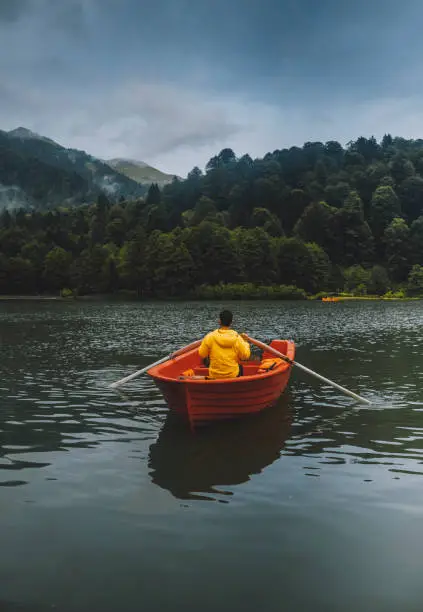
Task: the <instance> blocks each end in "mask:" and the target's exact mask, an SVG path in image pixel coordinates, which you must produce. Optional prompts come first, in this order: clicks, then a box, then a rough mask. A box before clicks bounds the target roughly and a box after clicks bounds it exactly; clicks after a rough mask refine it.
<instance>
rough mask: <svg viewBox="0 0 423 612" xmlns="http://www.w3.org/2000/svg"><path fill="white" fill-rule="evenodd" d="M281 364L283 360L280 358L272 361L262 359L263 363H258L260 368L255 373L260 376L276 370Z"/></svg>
mask: <svg viewBox="0 0 423 612" xmlns="http://www.w3.org/2000/svg"><path fill="white" fill-rule="evenodd" d="M281 363H283V359H280V357H275V358H274V359H263V361H262V362H261V363H260V367H259V369H258V370H257V373H258V374H262V373H263V372H268V371H269V370H273V369H274V368H277V367H278V365H280V364H281Z"/></svg>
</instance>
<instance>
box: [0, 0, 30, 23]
mask: <svg viewBox="0 0 423 612" xmlns="http://www.w3.org/2000/svg"><path fill="white" fill-rule="evenodd" d="M29 3H30V0H0V22H1V21H6V22H10V23H11V22H13V21H17V20H18V19H19V17H20V16H21V15H22V14H23V13H24V12H25V10H26V9H27V8H28V6H29Z"/></svg>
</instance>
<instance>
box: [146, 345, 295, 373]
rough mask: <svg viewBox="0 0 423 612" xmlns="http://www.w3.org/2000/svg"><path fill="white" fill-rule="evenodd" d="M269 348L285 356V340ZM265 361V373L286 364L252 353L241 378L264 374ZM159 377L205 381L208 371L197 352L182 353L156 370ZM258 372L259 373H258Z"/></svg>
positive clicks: (266, 354)
mask: <svg viewBox="0 0 423 612" xmlns="http://www.w3.org/2000/svg"><path fill="white" fill-rule="evenodd" d="M271 346H272V347H274V348H275V349H277V350H278V351H279V352H281V353H283V354H284V355H286V354H287V350H288V343H287V341H286V340H274V341H273V342H272V343H271ZM265 360H266V362H267V361H269V362H270V363H266V364H265V367H266V371H270V370H272V369H274V368H275V367H277V368H280V367H283V368H286V367H287V364H285V363H284V362H282V363H281V360H280V359H278V358H277V357H275V356H274V355H272V354H271V353H268V352H261V351H260V352H258V353H256V354H254V353H252V359H250V360H248V361H242V362H241V363H242V366H243V370H244V372H243V376H254V375H256V374H260V373H265V372H263V365H264V364H263V362H264V361H265ZM158 369H159V370H160V375H161V376H163V377H165V378H171V379H178V380H181V378H191V379H193V378H194V379H195V378H197V379H206V378H207V377H208V375H209V369H208V367H206V366H205V365H204V363H203V362H202V360H201V359H200V356H199V354H198V351H197V350H193V351H189V352H188V353H184V354H182V355H180V356H179V357H176V358H175V359H172V360H170V361H167V362H165V363H164V364H162V365H161V366H159V368H158ZM259 370H260V372H259Z"/></svg>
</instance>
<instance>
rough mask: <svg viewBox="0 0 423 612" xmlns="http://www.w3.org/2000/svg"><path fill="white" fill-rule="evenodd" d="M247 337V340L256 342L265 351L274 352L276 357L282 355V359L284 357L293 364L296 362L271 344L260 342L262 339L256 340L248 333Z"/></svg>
mask: <svg viewBox="0 0 423 612" xmlns="http://www.w3.org/2000/svg"><path fill="white" fill-rule="evenodd" d="M245 338H246V340H248V341H249V342H251V343H252V344H255V345H256V346H258V347H259V348H261V349H263V351H268V352H269V353H272V354H273V355H275V356H276V357H280V358H281V359H283V360H284V361H286V362H287V363H289V364H291V365H294V364H295V361H293V360H292V359H290V358H289V357H288V356H287V355H284V354H283V353H280V352H279V351H277V350H276V349H274V348H272V347H271V346H268V345H267V344H265V343H264V342H260V340H255V339H254V338H250V337H249V336H247V335H246V334H245Z"/></svg>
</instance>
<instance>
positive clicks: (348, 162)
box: [0, 135, 423, 299]
mask: <svg viewBox="0 0 423 612" xmlns="http://www.w3.org/2000/svg"><path fill="white" fill-rule="evenodd" d="M342 292H344V293H348V294H351V295H366V294H367V295H386V294H388V295H397V296H419V295H420V294H423V140H405V139H403V138H399V137H395V138H394V137H392V136H390V135H385V136H384V137H383V139H382V140H381V141H380V142H377V140H376V139H375V138H373V137H372V138H364V137H360V138H358V139H357V140H355V141H352V142H350V143H348V145H347V146H346V147H342V146H341V144H339V143H338V142H335V141H330V142H326V143H320V142H307V143H305V144H304V145H303V146H302V147H291V148H289V149H282V150H276V151H274V152H273V153H268V154H267V155H265V156H264V157H263V158H261V159H254V160H253V159H252V158H251V157H250V156H249V155H244V156H242V157H239V158H238V157H236V155H235V153H234V152H233V151H232V150H231V149H223V150H222V151H221V152H220V153H219V154H218V155H216V156H215V157H213V158H212V159H210V161H209V162H208V164H207V166H206V168H205V171H204V172H203V171H201V170H200V169H199V168H194V169H193V170H192V171H191V172H190V173H189V174H188V177H187V178H186V179H185V180H180V179H175V180H174V181H173V182H172V183H171V184H169V185H167V186H165V187H164V188H163V189H162V190H160V189H159V187H158V186H157V185H155V184H153V185H151V187H150V189H149V190H148V193H147V194H146V196H145V197H143V198H138V199H132V200H129V199H128V200H125V199H124V198H123V197H121V198H120V199H119V200H118V201H111V200H109V199H108V198H107V197H106V196H105V195H104V194H100V195H99V196H98V197H97V198H96V200H95V201H94V202H91V203H87V204H84V205H81V206H75V207H69V206H58V207H56V208H54V209H52V210H44V211H43V210H26V209H22V208H21V209H15V210H8V209H3V210H2V211H1V212H0V294H3V295H8V294H11V295H13V294H15V295H16V294H18V295H29V294H53V295H58V294H61V295H63V296H72V295H73V296H76V295H78V296H84V295H91V294H119V293H124V294H125V293H128V294H129V293H130V294H133V295H137V296H139V297H144V298H168V297H169V298H176V297H181V298H183V297H193V298H207V299H212V298H225V299H229V298H243V297H245V298H270V299H272V298H273V299H305V298H306V297H307V296H313V295H314V296H315V295H316V294H323V293H327V294H331V293H342Z"/></svg>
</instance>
